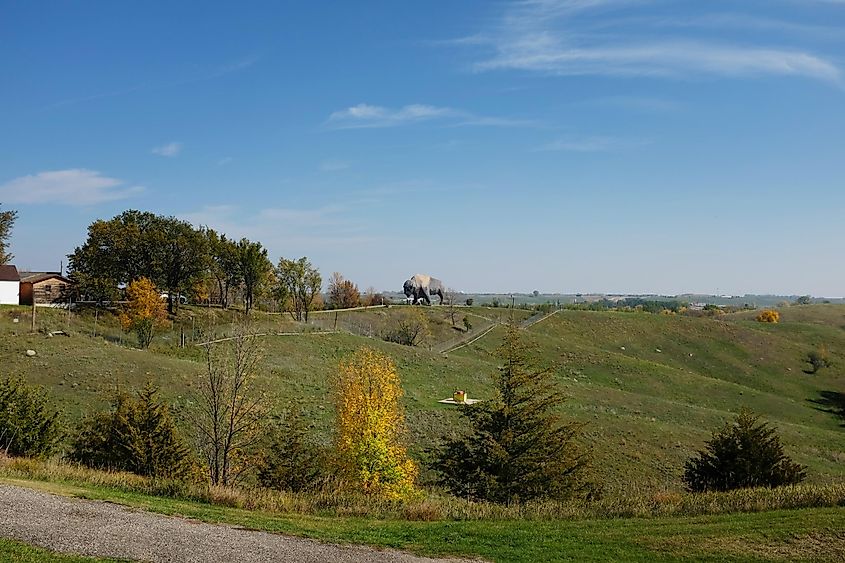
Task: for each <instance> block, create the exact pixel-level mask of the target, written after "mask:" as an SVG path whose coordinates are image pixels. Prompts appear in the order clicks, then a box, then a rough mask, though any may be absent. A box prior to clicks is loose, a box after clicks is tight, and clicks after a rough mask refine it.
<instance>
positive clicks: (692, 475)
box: [684, 410, 807, 492]
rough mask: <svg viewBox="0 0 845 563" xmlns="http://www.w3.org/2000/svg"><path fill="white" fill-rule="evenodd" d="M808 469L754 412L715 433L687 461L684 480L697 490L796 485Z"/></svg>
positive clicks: (743, 412)
mask: <svg viewBox="0 0 845 563" xmlns="http://www.w3.org/2000/svg"><path fill="white" fill-rule="evenodd" d="M806 476H807V474H806V471H805V468H804V467H803V466H801V465H798V464H797V463H794V462H793V461H792V460H791V459H790V458H789V456H787V455H786V454H785V453H784V452H783V446H781V443H780V438H779V437H778V435H777V433H776V432H775V430H774V429H773V428H770V427H769V425H768V424H767V423H765V422H759V417H758V416H757V415H755V414H753V413H752V412H751V411H748V410H742V411H741V412H740V413H739V414H738V415H737V417H736V419H735V420H734V421H733V422H732V423H728V424H727V425H725V426H724V427H722V428H721V429H719V430H716V431H714V432H713V437H712V438H711V439H710V440H709V441H708V442H707V443H706V446H705V449H704V450H702V451H700V452H698V455H697V457H694V458H692V459H690V460H688V461H687V463H686V465H685V468H684V483H686V485H687V487H688V488H689V489H690V490H691V491H694V492H702V491H729V490H732V489H742V488H750V487H772V488H773V487H778V486H781V485H793V484H796V483H800V482H801V481H803V480H804V479H805V478H806Z"/></svg>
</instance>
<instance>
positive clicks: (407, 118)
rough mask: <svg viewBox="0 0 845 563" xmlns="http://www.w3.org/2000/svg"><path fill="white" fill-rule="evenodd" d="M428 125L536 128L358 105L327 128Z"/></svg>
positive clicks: (435, 111)
mask: <svg viewBox="0 0 845 563" xmlns="http://www.w3.org/2000/svg"><path fill="white" fill-rule="evenodd" d="M426 121H438V122H440V123H443V124H448V125H477V126H492V127H524V126H531V125H533V124H534V123H533V122H532V121H529V120H518V119H509V118H503V117H489V116H481V115H476V114H474V113H471V112H468V111H464V110H460V109H455V108H451V107H438V106H431V105H425V104H410V105H407V106H402V107H401V108H387V107H383V106H375V105H370V104H358V105H356V106H351V107H348V108H346V109H343V110H340V111H336V112H334V113H332V114H331V115H330V116H329V118H328V119H327V120H326V122H325V125H326V126H327V127H329V128H332V129H371V128H380V127H398V126H401V125H410V124H414V123H421V122H426Z"/></svg>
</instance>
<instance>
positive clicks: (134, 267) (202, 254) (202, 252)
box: [68, 210, 383, 321]
mask: <svg viewBox="0 0 845 563" xmlns="http://www.w3.org/2000/svg"><path fill="white" fill-rule="evenodd" d="M68 258H69V262H68V272H69V276H70V277H71V279H73V280H74V282H75V283H76V292H77V294H78V296H79V297H80V298H81V299H84V300H91V301H96V302H111V301H118V300H121V299H122V298H123V297H124V293H123V292H124V289H125V288H126V287H127V286H128V285H129V284H130V283H132V282H133V281H136V280H139V279H141V278H146V279H148V280H149V281H150V282H152V284H153V285H154V286H155V287H157V288H159V289H160V290H161V291H162V293H164V294H166V296H167V303H168V312H169V313H170V314H174V313H175V312H176V310H177V309H178V307H179V304H180V301H181V299H182V297H183V296H185V297H187V296H190V297H191V299H193V300H194V301H195V302H198V303H209V304H210V303H212V302H214V303H216V304H218V305H219V306H220V307H222V308H224V309H226V308H228V307H229V306H231V305H232V304H233V302H235V301H236V300H239V301H240V302H241V303H242V305H243V307H244V309H245V311H246V312H247V313H249V312H250V311H251V310H252V309H253V308H254V307H255V306H256V304H257V300H258V299H260V298H266V299H269V300H272V301H274V302H275V303H277V304H278V305H279V306H280V307H282V308H283V309H284V310H286V311H288V312H290V313H291V315H292V316H293V317H294V318H295V319H296V320H298V321H307V320H308V315H309V312H310V311H313V310H316V309H322V308H324V307H325V306H327V304H326V303H325V302H324V300H323V297H322V287H323V278H322V275H321V274H320V271H319V270H318V269H317V268H316V267H315V266H314V265H313V264H312V263H311V261H310V260H309V259H308V258H307V257H302V258H298V259H288V258H284V257H282V258H280V259H279V260H278V262H277V264H276V265H274V264H273V263H272V262H271V261H270V259H269V257H268V252H267V249H266V248H264V246H263V245H262V244H261V243H260V242H257V241H251V240H249V239H246V238H242V239H240V240H233V239H230V238H228V237H227V236H226V235H225V234H223V233H218V232H217V231H216V230H214V229H212V228H209V227H199V228H195V227H194V226H193V225H191V224H190V223H189V222H187V221H183V220H181V219H178V218H176V217H169V216H163V215H156V214H154V213H151V212H147V211H136V210H128V211H124V212H123V213H121V214H120V215H117V216H116V217H114V218H112V219H109V220H97V221H95V222H93V223H92V224H91V225H90V226H89V227H88V236H87V238H86V240H85V242H84V243H83V244H82V245H81V246H79V247H77V248H76V249H75V250H74V251H73V253H71V254H70V255H68ZM328 289H329V293H328V306H329V307H334V308H345V307H355V306H358V305H359V304H362V303H363V304H375V303H376V302H377V301H383V298H381V296H379V295H378V294H376V292H375V290H372V289H371V290H368V292H367V295H366V296H365V298H363V299H362V297H361V295H360V292H359V290H358V287H357V286H356V285H355V284H354V283H352V282H350V281H349V280H345V279H344V278H343V276H342V275H340V274H339V273H337V272H335V273H334V274H333V275H332V277H331V278H330V283H329V288H328Z"/></svg>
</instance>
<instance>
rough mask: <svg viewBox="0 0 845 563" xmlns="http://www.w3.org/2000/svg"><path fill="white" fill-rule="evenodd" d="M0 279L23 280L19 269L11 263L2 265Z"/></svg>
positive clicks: (0, 266)
mask: <svg viewBox="0 0 845 563" xmlns="http://www.w3.org/2000/svg"><path fill="white" fill-rule="evenodd" d="M0 281H14V282H16V281H21V277H20V276H19V275H18V269H17V268H15V267H14V266H12V265H11V264H5V265H0Z"/></svg>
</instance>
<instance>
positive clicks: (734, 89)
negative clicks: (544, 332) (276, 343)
mask: <svg viewBox="0 0 845 563" xmlns="http://www.w3.org/2000/svg"><path fill="white" fill-rule="evenodd" d="M0 37H2V38H3V49H0V70H2V76H3V87H2V88H0V125H1V126H2V131H3V134H2V135H0V202H2V204H3V208H4V209H5V208H13V209H17V210H18V211H19V213H20V218H19V220H18V224H17V227H16V230H15V233H14V236H13V239H12V251H13V252H14V254H15V255H16V262H17V264H18V265H19V267H21V268H28V269H55V268H58V265H59V261H60V260H62V259H63V257H64V255H66V254H67V253H69V252H71V251H72V250H73V248H74V246H76V245H77V244H79V243H81V242H82V241H83V240H84V237H85V229H86V227H87V225H88V224H89V223H91V222H92V221H93V220H95V219H97V218H110V217H112V216H114V215H116V214H117V213H119V212H121V211H122V210H124V209H129V208H135V209H145V210H152V211H155V212H158V213H164V214H168V215H176V216H179V217H182V218H185V219H188V220H190V221H192V222H194V223H195V224H203V225H208V226H211V227H214V228H216V229H218V230H221V231H224V232H226V233H227V234H229V235H230V236H233V237H241V236H246V237H249V238H251V239H254V240H260V241H261V242H263V243H264V244H265V246H267V247H268V248H269V250H270V254H271V257H272V258H273V260H274V261H276V260H278V258H279V257H280V256H285V257H298V256H302V255H307V256H309V257H310V258H311V259H312V260H313V261H314V262H315V264H317V265H318V266H319V267H320V269H321V270H322V271H323V272H324V274H325V276H324V277H327V276H328V274H329V273H331V272H332V271H340V272H341V273H343V274H344V275H345V276H346V277H348V278H350V279H352V280H353V281H355V282H357V283H358V284H359V285H360V286H361V287H362V288H364V287H367V286H370V285H372V286H375V287H377V288H379V289H393V290H398V289H399V288H401V284H402V281H403V280H404V279H406V278H407V277H408V276H410V275H411V274H413V273H416V272H424V273H430V274H432V275H435V276H437V277H440V278H441V279H443V280H444V281H445V282H446V283H447V285H450V286H453V287H455V288H456V289H459V290H464V291H495V292H507V291H531V290H533V289H538V290H540V291H543V292H637V293H645V292H658V293H664V294H675V293H680V292H706V293H732V294H743V293H768V292H772V293H788V294H803V293H811V294H814V295H819V296H842V295H845V261H843V260H842V259H841V256H842V243H843V241H845V221H843V211H845V189H843V188H845V185H843V184H845V142H843V141H845V0H759V1H757V0H744V1H719V0H712V1H708V2H701V1H669V0H532V1H524V2H519V1H516V2H489V1H487V2H469V1H467V2H457V1H441V2H437V1H431V2H391V1H384V2H381V1H379V2H376V1H372V2H348V1H335V2H264V3H262V2H250V3H238V4H237V5H235V3H225V4H224V3H220V4H215V3H213V2H202V3H200V2H196V3H188V2H180V3H174V2H167V3H165V2H161V3H158V2H93V1H86V2H61V3H60V2H55V3H34V2H8V3H5V5H4V9H3V17H2V18H0Z"/></svg>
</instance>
